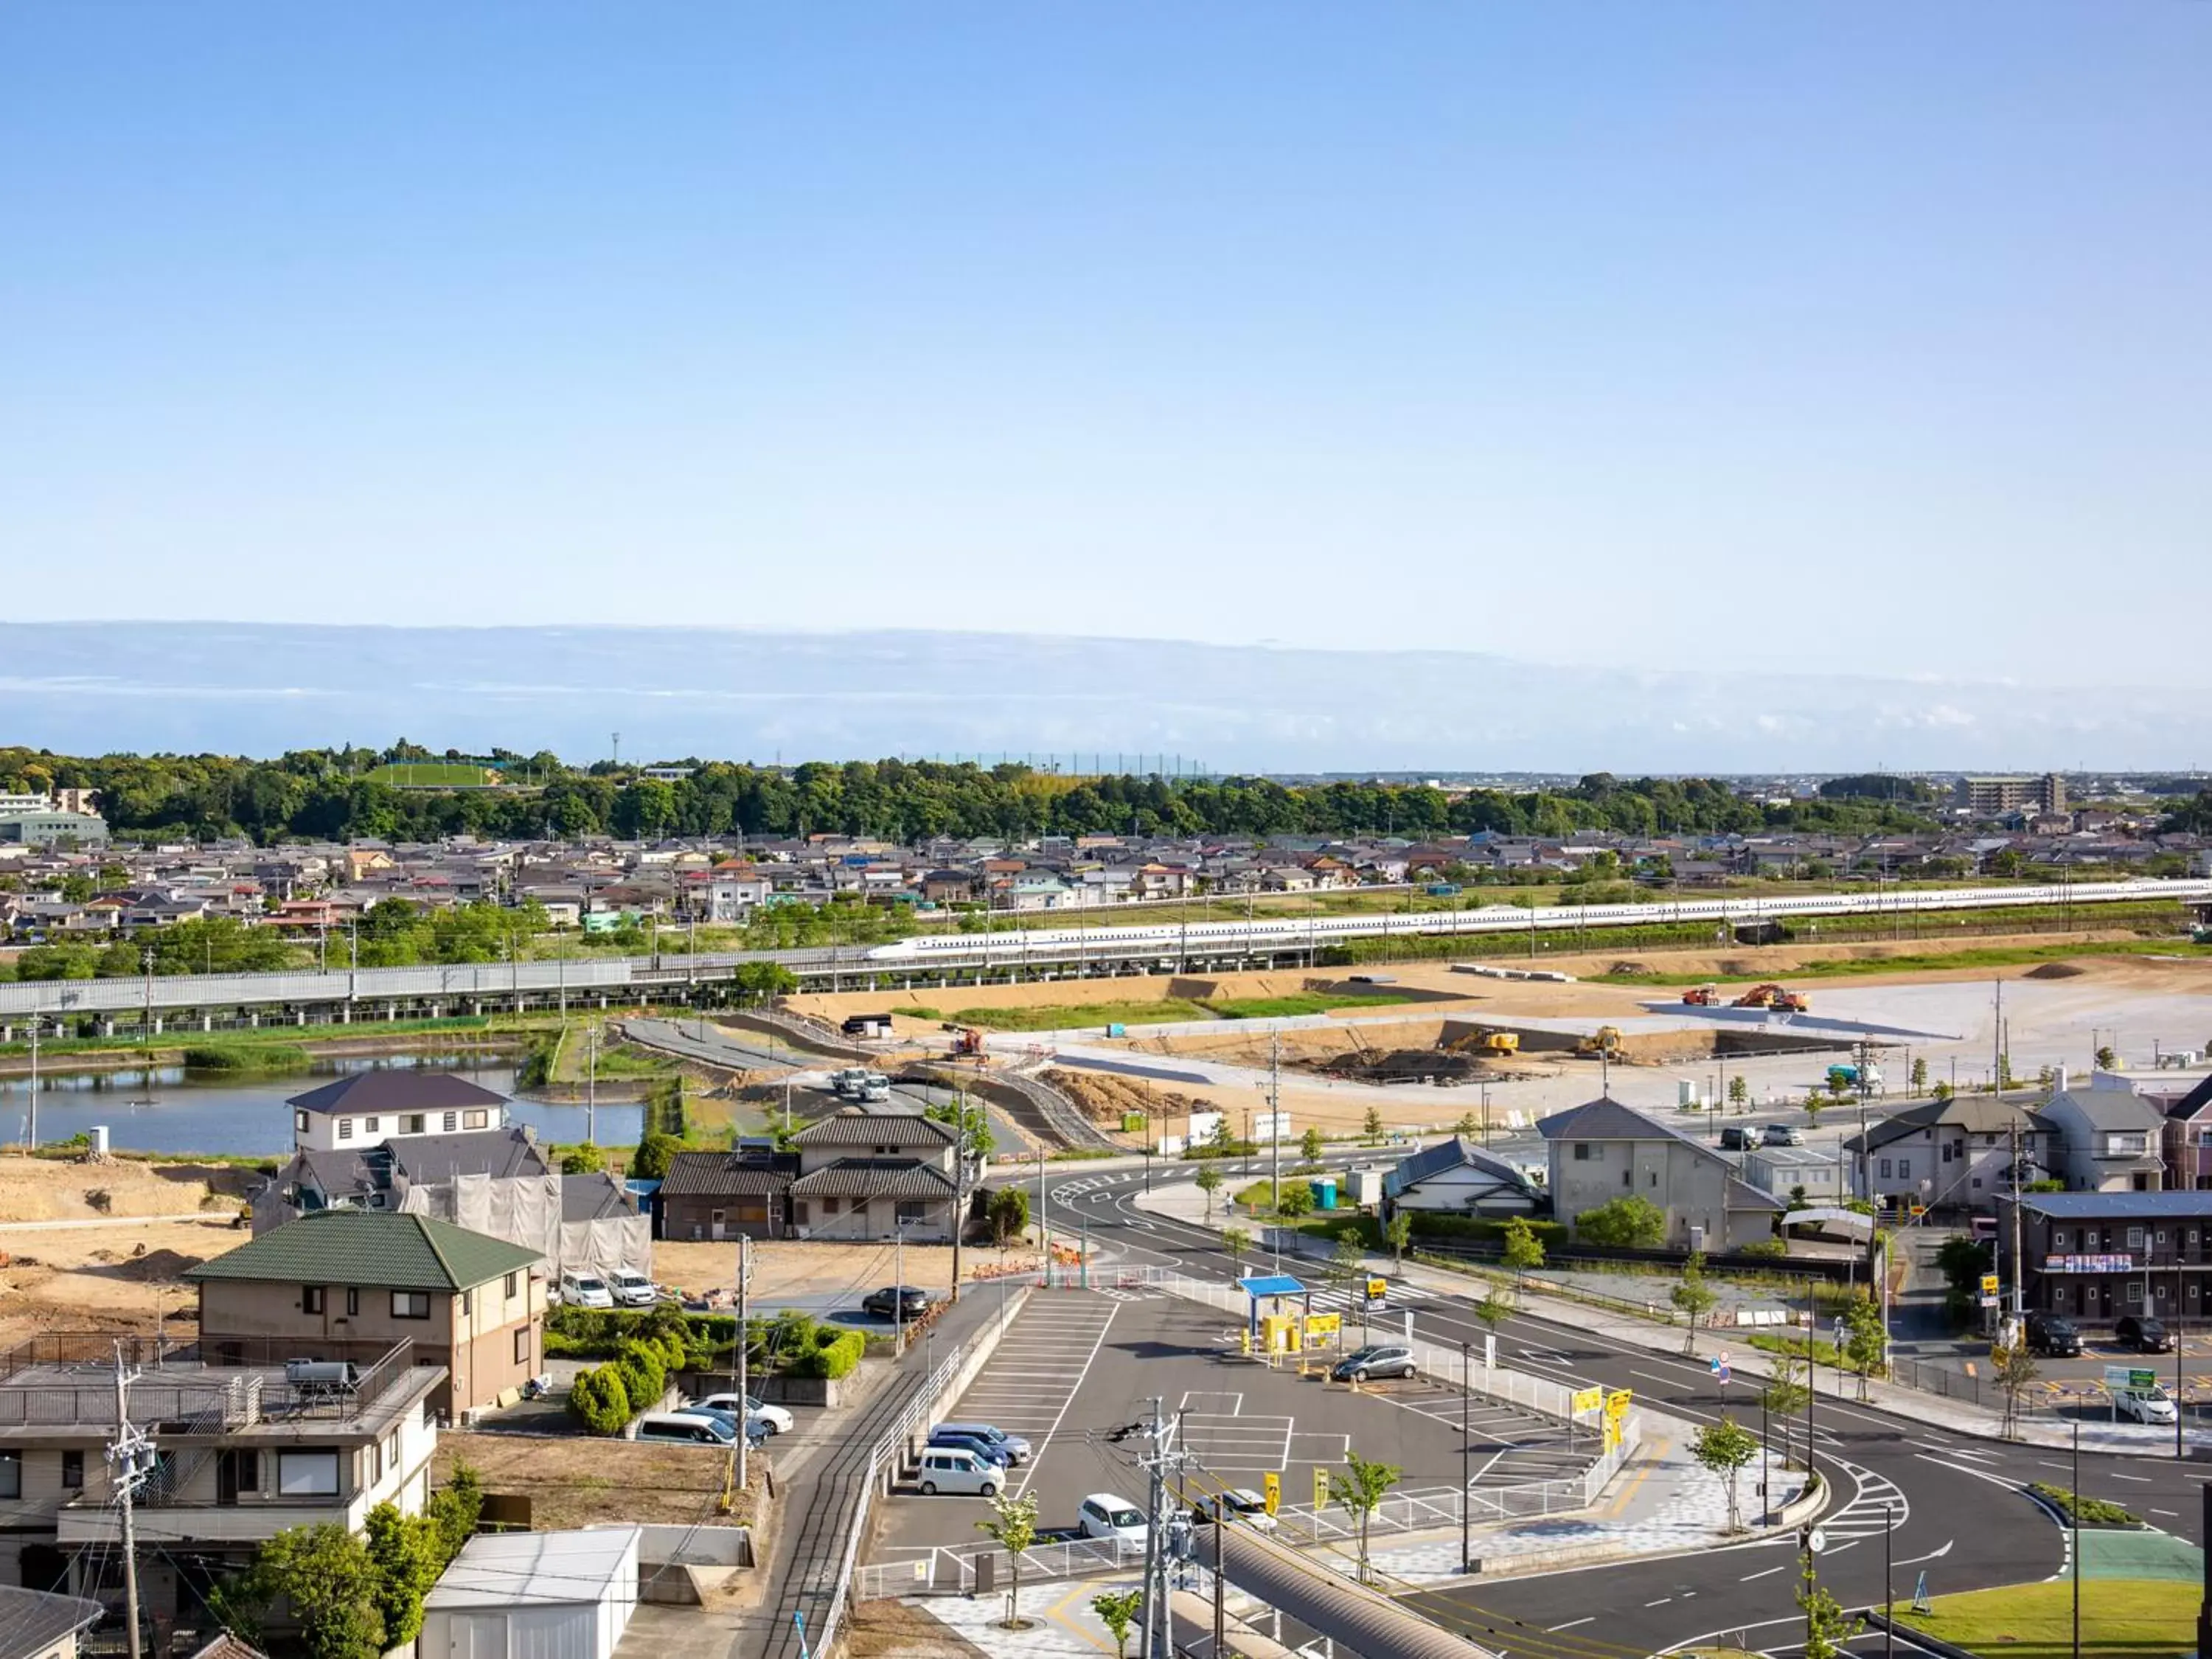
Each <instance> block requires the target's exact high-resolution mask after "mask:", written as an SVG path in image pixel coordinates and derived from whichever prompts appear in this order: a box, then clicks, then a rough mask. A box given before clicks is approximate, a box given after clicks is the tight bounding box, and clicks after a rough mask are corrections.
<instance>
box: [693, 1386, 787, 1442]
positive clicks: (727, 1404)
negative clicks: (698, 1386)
mask: <svg viewBox="0 0 2212 1659" xmlns="http://www.w3.org/2000/svg"><path fill="white" fill-rule="evenodd" d="M691 1403H692V1404H693V1405H695V1406H704V1407H707V1409H708V1410H709V1411H716V1412H728V1413H731V1414H732V1415H733V1416H734V1415H735V1414H736V1413H737V1412H738V1409H739V1407H740V1406H742V1407H743V1409H744V1414H745V1421H746V1422H748V1423H757V1424H759V1425H761V1426H762V1427H763V1428H764V1429H766V1430H767V1431H769V1433H770V1434H789V1433H790V1432H791V1422H792V1418H791V1413H789V1412H787V1411H786V1410H784V1408H783V1407H781V1406H771V1405H769V1404H768V1402H767V1401H761V1400H756V1399H754V1398H753V1397H752V1396H751V1395H738V1394H710V1395H708V1396H707V1397H706V1398H705V1399H704V1400H695V1401H692V1402H691Z"/></svg>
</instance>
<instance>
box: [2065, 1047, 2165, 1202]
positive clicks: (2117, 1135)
mask: <svg viewBox="0 0 2212 1659" xmlns="http://www.w3.org/2000/svg"><path fill="white" fill-rule="evenodd" d="M2040 1115H2041V1116H2042V1118H2043V1121H2045V1123H2048V1124H2049V1125H2051V1127H2052V1128H2053V1129H2055V1130H2056V1131H2057V1139H2058V1145H2057V1147H2056V1148H2055V1149H2054V1154H2053V1155H2054V1156H2055V1158H2057V1171H2058V1175H2059V1178H2060V1179H2062V1180H2063V1181H2064V1182H2065V1183H2066V1189H2067V1190H2068V1191H2069V1192H2077V1193H2130V1192H2132V1193H2154V1192H2157V1191H2158V1190H2159V1189H2160V1187H2161V1186H2163V1185H2164V1184H2165V1180H2166V1165H2165V1164H2164V1162H2163V1161H2162V1159H2161V1158H2160V1152H2161V1150H2162V1146H2163V1141H2164V1137H2165V1116H2164V1115H2163V1114H2162V1113H2161V1112H2160V1110H2159V1109H2158V1108H2157V1107H2156V1106H2155V1105H2154V1104H2153V1103H2151V1102H2149V1101H2148V1100H2145V1099H2144V1098H2143V1097H2142V1096H2141V1095H2139V1094H2137V1093H2136V1091H2135V1090H2134V1088H2133V1087H2132V1086H2131V1085H2130V1084H2129V1083H2128V1081H2127V1080H2126V1079H2124V1078H2118V1077H2115V1076H2113V1075H2112V1073H2109V1072H2093V1073H2090V1076H2089V1083H2088V1086H2087V1087H2086V1088H2080V1087H2076V1088H2066V1087H2063V1086H2062V1087H2061V1088H2060V1089H2059V1091H2058V1092H2057V1094H2055V1095H2053V1096H2051V1098H2050V1099H2049V1100H2048V1101H2047V1102H2045V1103H2044V1106H2043V1108H2042V1111H2041V1114H2040Z"/></svg>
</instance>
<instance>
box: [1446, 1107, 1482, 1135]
mask: <svg viewBox="0 0 2212 1659" xmlns="http://www.w3.org/2000/svg"><path fill="white" fill-rule="evenodd" d="M1481 1132H1482V1125H1481V1124H1480V1123H1479V1122H1477V1121H1475V1116H1474V1113H1473V1112H1462V1113H1461V1114H1460V1115H1459V1121H1458V1122H1456V1123H1455V1124H1453V1125H1452V1133H1454V1134H1455V1135H1475V1134H1480V1133H1481Z"/></svg>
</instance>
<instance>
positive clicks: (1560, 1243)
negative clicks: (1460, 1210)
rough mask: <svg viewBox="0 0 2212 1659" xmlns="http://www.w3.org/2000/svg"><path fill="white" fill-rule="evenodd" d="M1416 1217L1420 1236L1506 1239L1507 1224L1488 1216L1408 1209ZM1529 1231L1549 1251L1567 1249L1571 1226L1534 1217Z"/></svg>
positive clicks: (1414, 1230) (1415, 1229) (1414, 1224)
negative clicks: (1568, 1228)
mask: <svg viewBox="0 0 2212 1659" xmlns="http://www.w3.org/2000/svg"><path fill="white" fill-rule="evenodd" d="M1406 1213H1407V1215H1410V1216H1411V1217H1413V1237H1416V1238H1480V1239H1487V1240H1490V1241H1492V1242H1493V1243H1501V1244H1502V1243H1504V1242H1505V1224H1504V1222H1503V1221H1493V1220H1492V1219H1490V1218H1488V1217H1486V1216H1473V1215H1447V1214H1445V1213H1443V1212H1441V1211H1438V1210H1408V1211H1407V1212H1406ZM1528 1231H1530V1232H1531V1233H1533V1234H1534V1235H1535V1238H1536V1242H1537V1243H1540V1244H1541V1245H1542V1246H1543V1247H1544V1249H1546V1251H1547V1252H1548V1251H1552V1250H1558V1249H1565V1248H1566V1243H1567V1230H1566V1228H1565V1225H1562V1224H1561V1223H1559V1222H1557V1221H1531V1222H1529V1223H1528Z"/></svg>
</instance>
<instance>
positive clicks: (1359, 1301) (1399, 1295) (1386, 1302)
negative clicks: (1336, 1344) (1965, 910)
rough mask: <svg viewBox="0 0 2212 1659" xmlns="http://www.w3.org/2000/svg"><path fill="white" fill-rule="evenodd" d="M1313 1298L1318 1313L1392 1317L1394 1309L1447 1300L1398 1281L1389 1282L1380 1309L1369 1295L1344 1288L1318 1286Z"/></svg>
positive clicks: (1431, 1292)
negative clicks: (1369, 1313) (1362, 1313)
mask: <svg viewBox="0 0 2212 1659" xmlns="http://www.w3.org/2000/svg"><path fill="white" fill-rule="evenodd" d="M1312 1294H1313V1304H1314V1310H1315V1311H1316V1312H1318V1313H1355V1314H1356V1313H1359V1312H1362V1311H1366V1312H1372V1313H1388V1312H1389V1311H1391V1310H1393V1309H1398V1308H1416V1307H1420V1306H1423V1305H1425V1304H1428V1303H1431V1302H1441V1301H1443V1297H1441V1296H1439V1295H1437V1294H1436V1293H1435V1292H1433V1291H1424V1290H1420V1289H1418V1288H1416V1287H1415V1286H1413V1285H1403V1284H1400V1283H1398V1282H1397V1281H1396V1280H1395V1279H1393V1280H1391V1281H1389V1291H1388V1293H1387V1294H1386V1295H1385V1297H1384V1298H1383V1305H1382V1306H1381V1307H1380V1308H1377V1307H1376V1306H1375V1304H1372V1303H1370V1302H1369V1301H1368V1299H1367V1296H1366V1292H1365V1291H1361V1290H1357V1289H1352V1288H1346V1287H1343V1286H1337V1287H1332V1288H1323V1287H1318V1286H1317V1287H1316V1289H1315V1290H1314V1291H1313V1293H1312Z"/></svg>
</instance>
